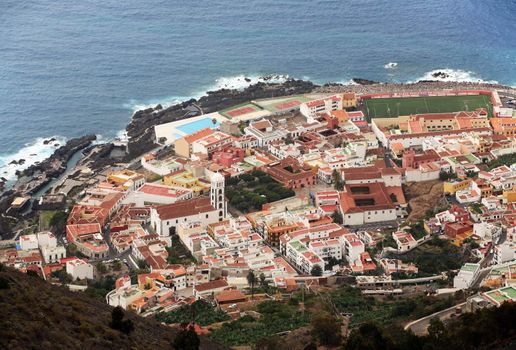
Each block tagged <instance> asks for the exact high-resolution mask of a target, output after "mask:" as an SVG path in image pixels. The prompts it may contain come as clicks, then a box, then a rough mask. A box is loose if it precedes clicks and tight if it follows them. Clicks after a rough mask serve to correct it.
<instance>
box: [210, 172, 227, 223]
mask: <svg viewBox="0 0 516 350" xmlns="http://www.w3.org/2000/svg"><path fill="white" fill-rule="evenodd" d="M210 180H211V181H210V182H211V189H210V202H211V205H212V206H213V208H215V209H217V211H218V213H219V214H218V216H219V220H223V219H225V218H226V214H227V203H226V198H225V197H224V186H225V180H224V176H222V175H221V174H219V173H214V174H213V175H212V176H211V179H210Z"/></svg>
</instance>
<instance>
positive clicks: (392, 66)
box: [383, 62, 398, 69]
mask: <svg viewBox="0 0 516 350" xmlns="http://www.w3.org/2000/svg"><path fill="white" fill-rule="evenodd" d="M383 68H385V69H395V68H398V63H397V62H389V63H387V64H386V65H384V66H383Z"/></svg>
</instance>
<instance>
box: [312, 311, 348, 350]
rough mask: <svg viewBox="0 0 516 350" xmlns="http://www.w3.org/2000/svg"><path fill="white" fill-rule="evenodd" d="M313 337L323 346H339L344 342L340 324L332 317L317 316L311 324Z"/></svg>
mask: <svg viewBox="0 0 516 350" xmlns="http://www.w3.org/2000/svg"><path fill="white" fill-rule="evenodd" d="M311 328H312V336H313V337H314V339H317V341H318V342H319V343H320V344H322V345H330V346H335V345H339V344H340V342H341V340H342V334H341V330H340V323H339V322H338V321H337V319H336V318H335V317H333V316H332V315H325V314H321V315H317V316H315V317H314V318H312V322H311Z"/></svg>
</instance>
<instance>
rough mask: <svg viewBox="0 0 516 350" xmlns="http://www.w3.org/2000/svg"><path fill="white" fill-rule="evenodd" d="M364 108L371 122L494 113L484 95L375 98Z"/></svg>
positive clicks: (368, 101) (366, 101)
mask: <svg viewBox="0 0 516 350" xmlns="http://www.w3.org/2000/svg"><path fill="white" fill-rule="evenodd" d="M364 107H365V111H364V112H365V113H366V115H367V117H368V119H369V120H371V118H390V117H392V118H394V117H399V116H400V115H411V114H421V113H450V112H460V111H468V112H471V111H474V110H475V109H477V108H486V109H487V111H488V113H489V116H492V112H493V108H492V105H491V100H490V98H489V97H488V96H484V95H473V96H426V97H400V98H375V99H370V100H365V101H364Z"/></svg>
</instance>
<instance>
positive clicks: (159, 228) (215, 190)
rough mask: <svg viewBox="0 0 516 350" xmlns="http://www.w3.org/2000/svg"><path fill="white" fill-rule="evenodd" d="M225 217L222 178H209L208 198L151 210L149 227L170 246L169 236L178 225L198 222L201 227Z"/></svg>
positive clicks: (217, 175)
mask: <svg viewBox="0 0 516 350" xmlns="http://www.w3.org/2000/svg"><path fill="white" fill-rule="evenodd" d="M226 215H227V202H226V199H225V196H224V177H223V176H222V175H221V174H219V173H214V174H213V175H212V176H211V189H210V198H206V197H201V198H196V199H191V200H187V201H182V202H177V203H173V204H166V205H160V206H157V207H153V208H151V215H150V217H151V225H152V227H153V228H154V230H155V231H156V233H157V234H158V235H159V236H160V237H161V238H164V239H165V240H166V241H167V243H168V244H170V242H171V241H170V235H171V234H174V233H175V232H176V228H177V226H178V225H179V224H180V223H188V222H199V223H200V224H201V225H202V226H203V227H206V226H207V225H208V224H212V223H215V222H218V221H222V220H224V219H225V218H226Z"/></svg>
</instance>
